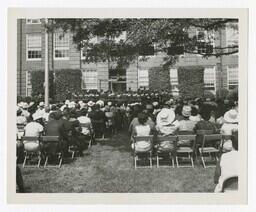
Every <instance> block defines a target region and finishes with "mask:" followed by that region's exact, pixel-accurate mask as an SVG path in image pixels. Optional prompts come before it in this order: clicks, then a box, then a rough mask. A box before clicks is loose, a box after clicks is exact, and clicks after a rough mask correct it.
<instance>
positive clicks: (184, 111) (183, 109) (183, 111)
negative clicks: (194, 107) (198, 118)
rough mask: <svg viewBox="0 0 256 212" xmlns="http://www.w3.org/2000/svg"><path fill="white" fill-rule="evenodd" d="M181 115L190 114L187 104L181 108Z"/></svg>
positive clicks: (186, 115)
mask: <svg viewBox="0 0 256 212" xmlns="http://www.w3.org/2000/svg"><path fill="white" fill-rule="evenodd" d="M182 115H183V116H184V117H189V116H191V107H190V106H188V105H184V106H183V108H182Z"/></svg>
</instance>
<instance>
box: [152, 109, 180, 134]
mask: <svg viewBox="0 0 256 212" xmlns="http://www.w3.org/2000/svg"><path fill="white" fill-rule="evenodd" d="M178 128H179V122H178V121H177V120H175V113H174V111H173V110H171V109H168V108H163V109H162V110H161V111H160V112H159V113H158V115H157V117H156V129H157V131H158V132H159V134H160V135H164V136H165V135H172V134H174V133H175V132H176V131H177V130H178Z"/></svg>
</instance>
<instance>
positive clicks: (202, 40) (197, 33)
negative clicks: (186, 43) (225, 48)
mask: <svg viewBox="0 0 256 212" xmlns="http://www.w3.org/2000/svg"><path fill="white" fill-rule="evenodd" d="M202 31H203V32H204V39H199V38H198V35H199V32H202ZM207 34H208V31H207V30H199V29H197V28H196V39H197V42H202V43H205V44H206V43H207V42H206V40H205V37H207ZM209 45H211V46H212V48H213V52H212V53H214V48H215V42H214V41H212V42H211V43H210V44H209ZM195 52H196V53H197V54H196V55H197V56H198V57H202V56H203V55H202V54H207V53H201V54H200V53H198V46H196V50H195ZM205 52H206V47H205Z"/></svg>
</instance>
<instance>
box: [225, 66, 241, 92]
mask: <svg viewBox="0 0 256 212" xmlns="http://www.w3.org/2000/svg"><path fill="white" fill-rule="evenodd" d="M233 67H236V68H237V85H236V84H231V86H237V87H238V86H239V66H238V65H228V66H227V89H228V90H229V91H230V90H233V89H230V88H229V86H230V83H229V80H230V74H229V70H230V69H232V68H233Z"/></svg>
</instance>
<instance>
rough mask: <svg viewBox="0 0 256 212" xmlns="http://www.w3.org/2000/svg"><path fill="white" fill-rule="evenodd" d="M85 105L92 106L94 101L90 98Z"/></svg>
mask: <svg viewBox="0 0 256 212" xmlns="http://www.w3.org/2000/svg"><path fill="white" fill-rule="evenodd" d="M87 105H88V106H89V107H92V106H93V105H95V103H94V102H93V101H92V100H90V101H89V102H88V103H87Z"/></svg>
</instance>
